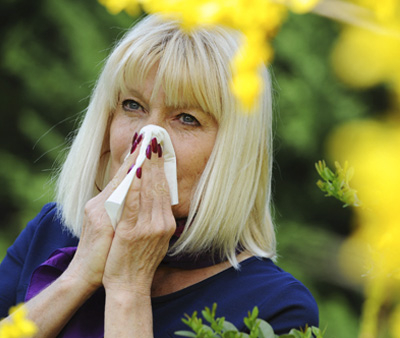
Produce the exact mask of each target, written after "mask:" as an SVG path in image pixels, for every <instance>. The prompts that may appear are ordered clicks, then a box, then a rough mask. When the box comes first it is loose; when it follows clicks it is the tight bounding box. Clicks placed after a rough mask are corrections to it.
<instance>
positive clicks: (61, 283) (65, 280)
mask: <svg viewBox="0 0 400 338" xmlns="http://www.w3.org/2000/svg"><path fill="white" fill-rule="evenodd" d="M133 161H134V159H133V158H130V159H128V160H127V161H126V162H125V163H124V164H123V165H122V166H121V168H120V170H119V171H118V173H117V175H116V176H115V177H114V179H113V180H112V181H111V182H110V184H108V185H107V187H106V188H105V189H104V190H103V192H102V193H100V194H99V195H97V196H96V197H94V198H93V199H91V200H90V201H89V202H88V203H87V204H86V206H85V217H84V221H83V228H82V234H81V237H80V241H79V245H78V248H77V251H76V253H75V255H74V258H73V259H72V261H71V263H70V264H69V266H68V268H67V269H66V270H65V272H64V273H63V274H62V275H61V276H60V277H59V278H58V279H56V280H55V281H54V282H53V283H52V284H51V285H49V286H48V287H47V288H46V289H44V290H43V291H42V292H40V293H39V294H38V295H36V296H35V297H33V298H32V299H31V300H29V301H28V302H27V303H26V307H27V309H28V316H29V318H30V319H32V320H33V321H34V322H35V323H36V325H37V326H38V328H39V332H38V333H37V337H55V336H57V334H58V333H59V332H60V331H61V330H62V329H63V327H64V326H65V325H66V323H68V321H69V320H70V319H71V317H72V316H73V315H74V313H75V312H76V311H77V310H78V309H79V308H80V307H81V306H82V305H83V304H84V302H85V301H86V300H87V299H88V298H89V297H90V296H91V295H92V294H93V293H94V292H95V291H96V290H97V289H98V288H99V287H100V286H101V285H102V278H103V272H104V268H105V264H106V260H107V255H108V253H109V250H110V247H111V242H112V240H113V237H114V230H113V228H112V225H111V222H110V219H109V217H108V215H107V214H106V211H105V209H104V202H105V201H106V200H107V198H108V197H109V196H110V195H111V193H112V192H113V190H115V187H116V186H118V184H119V183H120V182H121V181H122V179H123V178H124V177H125V175H126V172H127V170H128V168H129V167H130V166H131V165H132V163H133Z"/></svg>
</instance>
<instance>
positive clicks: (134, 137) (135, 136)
mask: <svg viewBox="0 0 400 338" xmlns="http://www.w3.org/2000/svg"><path fill="white" fill-rule="evenodd" d="M137 136H138V135H137V133H135V135H133V139H132V144H134V143H135V141H136V139H137Z"/></svg>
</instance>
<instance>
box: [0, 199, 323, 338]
mask: <svg viewBox="0 0 400 338" xmlns="http://www.w3.org/2000/svg"><path fill="white" fill-rule="evenodd" d="M77 244H78V239H77V238H74V237H72V236H71V234H70V233H69V232H68V231H66V230H65V228H64V227H63V225H62V223H61V222H60V221H59V219H58V218H57V217H56V208H55V205H54V204H50V205H46V206H45V207H44V208H43V210H42V211H41V213H40V214H39V215H38V216H37V217H36V218H35V219H34V220H33V221H31V222H29V223H28V226H27V227H26V229H25V230H24V231H23V232H22V233H21V235H20V236H19V237H18V238H17V240H16V241H15V243H14V244H13V245H12V246H11V247H10V248H9V250H8V252H7V255H6V257H5V259H4V260H3V262H2V263H1V264H0V276H1V278H0V317H4V316H5V315H6V314H7V311H8V309H9V307H10V306H12V305H15V304H17V303H20V302H21V301H24V299H25V295H26V299H30V298H31V297H33V296H34V295H35V294H37V293H39V292H40V291H41V290H42V289H44V288H45V287H46V286H47V285H49V284H50V283H51V282H52V281H54V280H55V279H56V278H58V276H60V275H61V273H62V272H63V271H64V270H65V269H66V267H67V266H68V264H69V262H70V261H71V259H72V258H73V254H74V252H75V247H76V245H77ZM58 248H62V249H58ZM57 249H58V250H57ZM52 253H53V254H52ZM50 255H51V257H50V258H48V257H49V256H50ZM43 262H44V263H43ZM82 273H84V271H83V272H82ZM214 302H215V303H217V304H218V308H217V316H218V317H222V316H225V317H226V320H228V321H230V322H232V323H233V324H234V325H235V326H236V327H237V328H238V329H239V330H241V331H244V330H245V326H244V324H243V318H244V317H246V316H247V312H248V311H249V310H252V309H253V307H254V306H258V308H259V311H260V312H259V317H260V318H263V319H264V320H266V321H268V322H269V323H270V324H271V325H272V327H273V328H274V330H275V333H276V334H283V333H287V332H289V331H290V329H292V328H300V327H304V326H305V325H306V324H308V325H314V326H318V308H317V305H316V303H315V300H314V298H313V297H312V295H311V294H310V292H309V291H308V290H307V289H306V288H305V286H304V285H303V284H301V283H300V282H299V281H297V280H296V279H295V278H293V276H291V275H290V274H288V273H287V272H285V271H283V270H282V269H280V268H279V267H277V266H276V265H275V264H274V263H273V262H272V261H271V260H269V259H259V258H256V257H252V258H249V259H247V260H245V261H244V262H242V263H241V269H240V270H239V271H237V270H235V269H233V268H229V269H226V270H224V271H222V272H220V273H218V274H216V275H214V276H212V277H210V278H207V279H205V280H203V281H201V282H199V283H197V284H194V285H192V286H189V287H187V288H184V289H182V290H179V291H177V292H174V293H172V294H168V295H165V296H161V297H154V298H152V311H153V330H154V337H155V338H171V337H176V336H175V335H174V332H176V331H178V330H187V329H188V328H187V327H186V325H184V324H183V323H182V320H181V319H182V318H183V317H184V314H189V315H191V314H192V313H193V312H194V311H198V312H199V311H201V310H203V309H204V307H205V306H208V307H211V306H212V304H213V303H214ZM104 304H105V292H104V289H103V288H100V289H99V290H98V291H97V292H96V293H95V294H94V295H93V296H92V297H91V298H90V299H89V300H88V301H87V302H86V303H85V304H84V305H83V306H82V307H81V308H80V309H79V310H78V311H77V312H76V314H75V315H74V316H73V318H72V319H71V320H70V322H69V323H68V324H67V325H66V326H65V328H64V329H63V330H62V332H61V333H60V335H59V337H74V338H87V337H89V338H91V337H93V338H94V337H96V338H99V337H103V335H104Z"/></svg>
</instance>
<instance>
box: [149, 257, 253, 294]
mask: <svg viewBox="0 0 400 338" xmlns="http://www.w3.org/2000/svg"><path fill="white" fill-rule="evenodd" d="M249 257H251V254H249V253H247V252H242V253H240V254H239V255H238V256H237V259H238V262H239V263H240V262H242V261H243V260H245V259H247V258H249ZM231 267H232V265H231V264H230V263H229V261H227V262H222V263H219V264H215V265H211V266H208V267H205V268H200V269H193V270H186V269H180V268H171V267H168V266H163V265H160V266H159V267H158V269H157V270H156V273H155V275H154V279H153V284H152V287H151V295H152V297H159V296H165V295H168V294H170V293H173V292H177V291H179V290H182V289H184V288H187V287H189V286H192V285H194V284H197V283H199V282H201V281H203V280H205V279H207V278H210V277H212V276H215V275H216V274H218V273H220V272H222V271H224V270H226V269H229V268H231Z"/></svg>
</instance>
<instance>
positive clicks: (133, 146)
mask: <svg viewBox="0 0 400 338" xmlns="http://www.w3.org/2000/svg"><path fill="white" fill-rule="evenodd" d="M137 145H138V144H137V142H136V141H135V142H134V143H133V144H132V148H131V154H132V153H133V152H134V151H135V149H136V147H137Z"/></svg>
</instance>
